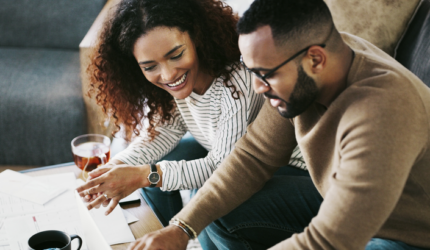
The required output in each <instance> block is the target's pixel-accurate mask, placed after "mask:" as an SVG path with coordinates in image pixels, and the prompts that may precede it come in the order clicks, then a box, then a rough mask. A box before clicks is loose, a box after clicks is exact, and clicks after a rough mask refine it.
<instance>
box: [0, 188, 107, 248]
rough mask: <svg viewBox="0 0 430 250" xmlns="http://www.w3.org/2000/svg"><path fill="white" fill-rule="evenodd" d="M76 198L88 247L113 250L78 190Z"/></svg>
mask: <svg viewBox="0 0 430 250" xmlns="http://www.w3.org/2000/svg"><path fill="white" fill-rule="evenodd" d="M75 198H76V201H77V204H78V210H79V215H80V217H81V223H82V228H83V230H84V236H85V239H86V243H87V246H88V248H89V249H90V250H108V249H109V250H112V248H111V247H110V246H109V245H108V243H107V242H106V240H105V238H104V236H103V235H102V234H101V232H100V231H99V230H98V227H97V225H96V223H95V222H94V221H93V219H92V218H91V215H90V213H89V211H88V209H87V207H86V206H85V205H84V203H83V201H82V199H81V197H80V196H79V194H78V193H77V192H76V195H75ZM0 250H2V249H0Z"/></svg>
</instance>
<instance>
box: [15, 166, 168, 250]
mask: <svg viewBox="0 0 430 250" xmlns="http://www.w3.org/2000/svg"><path fill="white" fill-rule="evenodd" d="M12 170H14V169H12ZM21 172H22V173H24V174H27V175H31V176H42V175H51V174H59V173H67V172H73V173H75V176H76V178H79V177H80V176H81V172H82V171H81V170H80V169H79V168H78V167H77V166H76V165H75V164H74V163H65V164H60V165H54V166H48V167H42V168H34V169H29V170H24V171H21ZM121 207H122V208H123V209H125V210H127V211H129V212H130V213H132V214H133V215H134V216H136V217H137V218H138V219H139V221H137V222H134V223H132V224H130V225H129V226H130V229H131V231H132V232H133V235H134V237H135V238H136V239H138V238H140V237H142V236H143V235H145V234H147V233H150V232H153V231H155V230H158V229H161V228H162V225H161V223H160V221H159V220H158V218H157V216H155V214H154V212H153V211H152V209H151V208H150V207H149V206H148V204H147V203H146V202H145V200H144V199H143V198H142V196H141V197H140V204H139V203H137V202H136V203H132V204H124V205H121ZM129 244H130V243H123V244H117V245H113V246H111V247H112V249H113V250H122V249H127V246H128V245H129Z"/></svg>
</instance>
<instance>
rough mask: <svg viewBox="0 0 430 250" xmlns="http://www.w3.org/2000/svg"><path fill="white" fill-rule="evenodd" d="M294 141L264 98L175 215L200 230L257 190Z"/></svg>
mask: <svg viewBox="0 0 430 250" xmlns="http://www.w3.org/2000/svg"><path fill="white" fill-rule="evenodd" d="M296 145H297V142H296V140H295V135H294V127H293V125H292V124H291V122H290V121H289V120H288V119H286V118H283V117H281V116H280V115H279V113H278V111H277V110H276V109H275V108H273V107H272V106H271V105H270V103H269V102H268V101H266V102H265V104H264V105H263V108H262V109H261V111H260V113H259V114H258V117H257V118H256V120H255V121H254V122H253V123H252V124H251V125H250V126H249V127H248V130H247V133H246V134H245V135H244V136H243V137H242V138H241V139H240V140H239V141H238V142H237V143H236V148H235V149H234V150H233V151H232V153H231V154H230V155H229V156H228V157H227V158H226V159H225V160H224V161H223V163H222V164H221V166H220V167H219V168H218V170H216V171H215V172H214V174H213V175H212V176H211V177H210V178H209V180H208V181H207V182H206V183H205V184H204V185H203V187H202V188H201V189H200V190H199V191H198V193H197V194H196V196H195V197H194V198H193V199H192V200H191V201H190V203H189V204H188V205H187V206H186V207H185V208H184V209H182V211H181V212H180V213H178V214H177V215H176V216H175V217H177V218H180V219H181V220H183V221H185V222H187V223H188V224H189V225H190V226H191V227H192V228H194V230H196V231H197V233H199V232H200V231H201V230H203V228H205V227H206V226H207V225H209V224H210V223H211V222H212V221H214V220H216V219H218V218H220V217H222V216H223V215H225V214H227V213H229V212H230V211H231V210H233V209H234V208H236V207H237V206H239V205H240V204H241V203H243V202H244V201H245V200H247V199H248V198H249V197H251V196H252V195H253V194H254V193H256V192H257V191H258V190H260V189H261V188H262V187H263V185H264V184H265V182H266V181H268V180H269V179H270V177H271V176H272V175H273V173H274V172H275V171H276V170H277V169H278V168H279V167H280V166H283V165H286V164H288V161H289V159H290V156H291V153H292V152H293V150H294V148H295V146H296Z"/></svg>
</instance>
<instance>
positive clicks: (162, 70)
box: [133, 27, 210, 99]
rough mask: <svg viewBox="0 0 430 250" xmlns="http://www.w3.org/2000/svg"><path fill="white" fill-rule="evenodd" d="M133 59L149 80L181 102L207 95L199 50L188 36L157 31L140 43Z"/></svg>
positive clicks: (142, 38) (184, 33)
mask: <svg viewBox="0 0 430 250" xmlns="http://www.w3.org/2000/svg"><path fill="white" fill-rule="evenodd" d="M133 55H134V57H135V58H136V60H137V62H138V63H139V66H140V68H141V69H142V72H143V74H144V75H145V77H146V79H147V80H148V81H150V82H151V83H152V84H154V85H156V86H157V87H159V88H162V89H164V90H166V91H167V92H169V93H170V94H171V95H172V96H174V97H175V98H177V99H183V98H186V97H187V96H189V95H190V94H191V92H192V91H194V92H196V93H201V92H205V91H206V89H207V88H208V87H209V86H207V85H208V81H207V76H206V75H205V74H204V73H202V72H201V71H199V60H198V58H197V52H196V48H195V45H194V43H193V41H192V40H191V38H190V36H189V34H188V32H181V31H180V30H179V29H177V28H168V27H157V28H154V29H153V30H151V31H149V32H148V33H147V34H145V35H143V36H141V37H140V38H138V39H137V40H136V43H135V44H134V48H133ZM205 79H206V80H205ZM209 85H210V82H209Z"/></svg>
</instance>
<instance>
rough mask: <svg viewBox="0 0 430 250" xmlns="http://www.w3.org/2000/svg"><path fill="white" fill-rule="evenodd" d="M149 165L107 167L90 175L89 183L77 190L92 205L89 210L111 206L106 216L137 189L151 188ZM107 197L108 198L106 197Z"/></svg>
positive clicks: (98, 169) (88, 206) (89, 205)
mask: <svg viewBox="0 0 430 250" xmlns="http://www.w3.org/2000/svg"><path fill="white" fill-rule="evenodd" d="M149 168H150V167H149V165H143V166H130V165H126V164H123V165H116V166H114V167H113V166H111V165H108V164H107V165H105V166H103V167H100V168H97V169H95V170H93V171H91V172H90V173H89V176H90V178H88V182H87V183H85V184H83V185H82V186H80V187H78V188H77V189H76V190H77V191H78V193H79V195H80V196H81V197H83V198H84V199H85V200H86V201H89V202H90V203H89V204H88V205H87V208H88V210H91V209H92V208H94V207H99V206H100V205H101V204H102V203H103V205H104V206H106V205H108V204H109V207H108V209H107V210H106V215H108V214H110V213H111V212H112V211H113V210H114V208H115V207H116V205H118V203H119V201H120V200H121V199H123V198H125V197H127V196H128V195H130V194H131V193H133V192H134V191H135V190H136V189H138V188H141V187H145V186H149V182H148V180H147V178H146V177H147V176H148V174H149ZM105 195H106V196H107V197H106V196H105Z"/></svg>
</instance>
